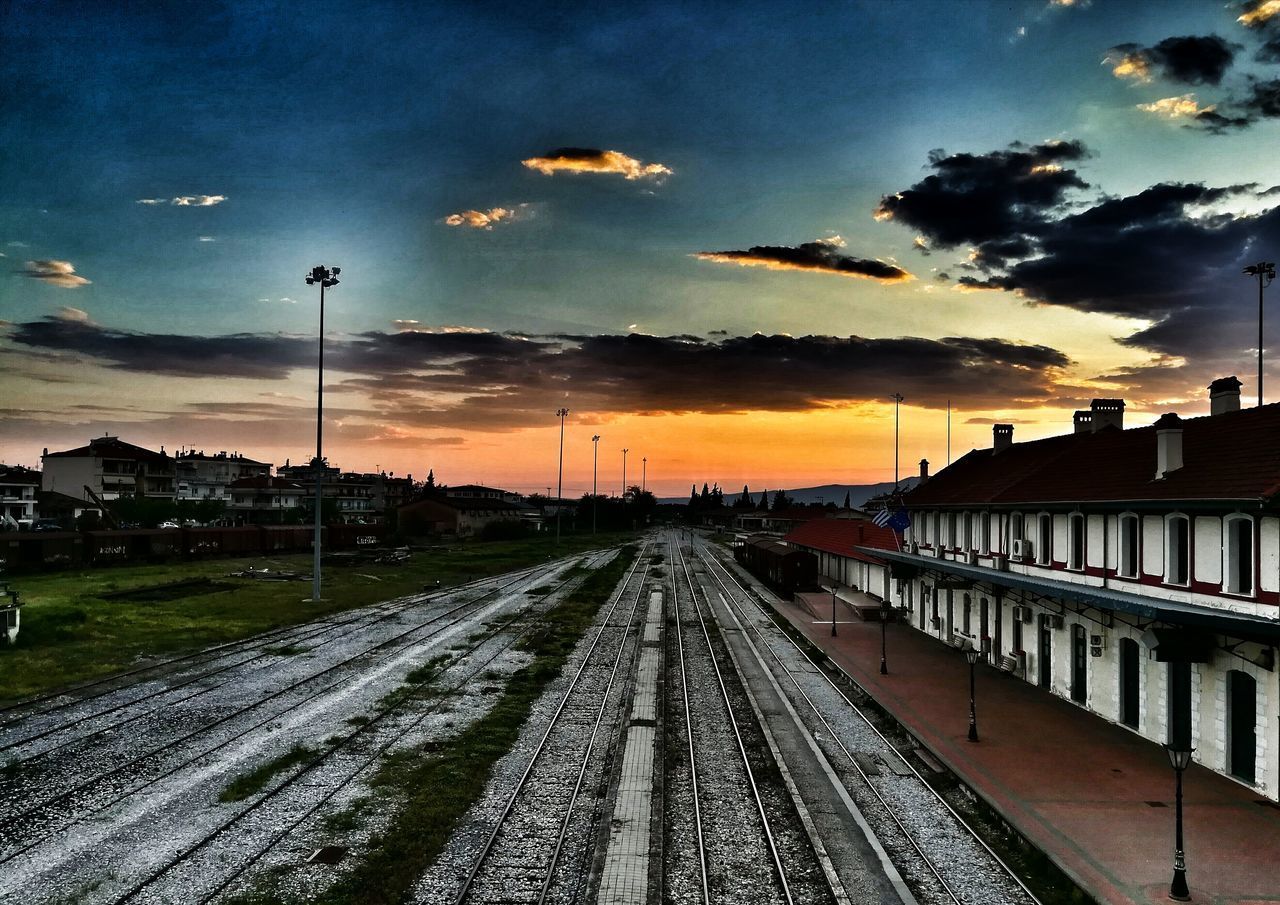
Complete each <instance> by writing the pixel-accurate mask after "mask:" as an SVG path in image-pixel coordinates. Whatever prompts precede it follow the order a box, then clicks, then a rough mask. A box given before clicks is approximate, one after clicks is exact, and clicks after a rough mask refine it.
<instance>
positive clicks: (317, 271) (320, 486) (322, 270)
mask: <svg viewBox="0 0 1280 905" xmlns="http://www.w3.org/2000/svg"><path fill="white" fill-rule="evenodd" d="M341 272H342V268H341V267H332V268H330V267H325V266H323V265H318V266H316V267H312V268H311V273H309V274H307V285H308V286H314V285H315V284H316V283H319V284H320V350H319V353H318V356H317V358H316V457H315V459H314V460H313V461H312V463H311V464H312V466H313V467H314V468H315V470H316V519H315V521H316V533H315V539H314V541H313V542H312V547H313V549H314V553H315V556H314V562H313V563H312V566H311V599H312V601H314V602H319V600H320V524H321V517H322V516H321V514H320V501H321V498H322V497H323V495H324V451H323V445H322V443H321V441H322V439H323V436H324V291H325V290H326V289H328V288H329V287H331V286H337V285H338V274H340V273H341Z"/></svg>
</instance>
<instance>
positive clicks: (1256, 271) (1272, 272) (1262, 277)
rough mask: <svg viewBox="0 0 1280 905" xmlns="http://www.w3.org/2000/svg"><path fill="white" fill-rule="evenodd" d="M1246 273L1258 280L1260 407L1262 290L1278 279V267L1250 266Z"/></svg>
mask: <svg viewBox="0 0 1280 905" xmlns="http://www.w3.org/2000/svg"><path fill="white" fill-rule="evenodd" d="M1244 272H1245V273H1246V274H1248V275H1249V276H1251V277H1257V278H1258V405H1262V290H1263V289H1265V288H1267V286H1269V285H1271V281H1272V280H1274V279H1275V278H1276V265H1275V264H1274V263H1272V262H1271V261H1259V262H1258V263H1257V264H1250V265H1249V266H1248V267H1246V268H1245V269H1244Z"/></svg>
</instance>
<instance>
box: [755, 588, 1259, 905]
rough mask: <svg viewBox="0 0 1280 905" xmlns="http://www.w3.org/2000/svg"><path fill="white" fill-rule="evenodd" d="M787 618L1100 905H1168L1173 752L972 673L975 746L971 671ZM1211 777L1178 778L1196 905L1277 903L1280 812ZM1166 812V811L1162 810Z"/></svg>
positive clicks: (924, 642)
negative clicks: (883, 655) (972, 702)
mask: <svg viewBox="0 0 1280 905" xmlns="http://www.w3.org/2000/svg"><path fill="white" fill-rule="evenodd" d="M779 612H781V613H782V614H783V615H784V616H785V617H786V618H787V619H788V620H790V621H791V623H792V624H794V625H795V626H796V627H797V628H799V629H800V630H801V631H802V632H804V633H805V634H806V635H807V636H808V637H809V638H810V639H811V640H812V641H813V642H814V643H815V644H817V645H818V646H819V647H820V648H822V649H823V650H824V651H826V652H827V653H828V655H830V656H831V658H832V659H833V660H834V661H835V662H836V663H838V664H839V665H840V666H841V667H842V668H843V669H845V670H846V671H848V672H849V673H850V675H852V676H853V677H854V678H855V679H857V681H858V682H859V683H861V684H862V685H863V686H864V687H865V688H866V689H867V691H868V692H869V693H870V694H871V695H872V696H873V697H875V699H876V700H877V701H878V702H879V703H880V704H881V706H883V707H884V708H885V709H886V710H888V711H889V712H891V713H892V714H893V715H894V716H895V717H897V719H898V720H899V721H900V722H901V723H902V724H903V725H905V726H906V727H907V728H908V729H909V730H910V731H911V732H912V733H914V734H915V735H916V737H917V738H919V739H920V741H921V742H922V743H923V745H924V746H925V747H926V748H928V749H929V750H930V751H932V752H933V753H934V754H935V755H936V756H937V757H938V758H939V759H940V760H942V761H943V762H945V763H946V765H947V766H948V767H949V768H950V769H951V770H952V771H953V772H954V773H956V774H957V775H958V776H959V777H960V778H961V779H963V780H964V781H965V782H966V783H967V784H968V785H969V786H970V787H971V788H972V789H973V790H974V791H975V792H977V793H978V794H979V795H981V796H982V797H984V798H985V799H986V800H987V801H988V802H989V803H990V804H991V805H992V806H993V807H995V808H996V809H997V810H998V811H999V812H1000V813H1002V814H1003V815H1004V816H1005V818H1006V819H1007V820H1008V821H1009V822H1010V823H1011V824H1013V825H1014V826H1015V827H1017V829H1018V830H1019V831H1020V832H1021V833H1022V834H1023V835H1024V836H1026V837H1027V838H1028V839H1029V840H1030V841H1031V842H1032V843H1033V844H1034V845H1036V846H1038V847H1039V848H1040V849H1041V850H1042V851H1044V852H1045V853H1046V854H1047V855H1048V856H1049V857H1051V858H1052V859H1053V860H1054V861H1055V862H1056V863H1057V864H1058V866H1059V867H1061V868H1062V869H1063V870H1064V871H1065V872H1066V873H1067V874H1068V875H1069V876H1070V877H1071V878H1072V879H1073V880H1075V882H1076V883H1077V884H1079V885H1080V886H1081V887H1082V888H1083V889H1084V890H1085V891H1086V892H1088V893H1089V894H1091V895H1092V896H1093V897H1094V898H1096V899H1097V900H1098V901H1099V902H1108V903H1112V902H1114V903H1132V902H1141V903H1157V902H1159V903H1167V902H1168V901H1169V898H1168V893H1169V881H1170V880H1171V879H1172V876H1173V839H1174V808H1173V798H1174V774H1173V770H1172V769H1171V768H1170V766H1169V761H1168V758H1167V757H1166V755H1165V753H1164V750H1163V749H1162V748H1161V747H1160V746H1159V745H1157V744H1155V743H1153V742H1150V741H1147V740H1146V739H1144V738H1141V737H1140V736H1138V735H1137V734H1135V733H1133V732H1130V731H1129V730H1127V729H1123V728H1121V727H1119V726H1116V725H1113V724H1111V723H1109V722H1107V721H1105V720H1103V719H1100V718H1099V717H1097V716H1094V715H1093V714H1091V713H1089V712H1088V711H1086V710H1084V709H1083V708H1080V707H1077V706H1076V705H1075V704H1072V703H1071V702H1069V701H1066V700H1063V699H1062V698H1059V697H1056V696H1053V695H1051V694H1049V693H1048V692H1046V691H1044V690H1042V689H1040V688H1037V687H1035V686H1033V685H1031V684H1029V683H1027V682H1024V681H1023V680H1021V679H1019V678H1016V677H1014V676H1010V675H1006V674H1004V673H1001V672H999V671H997V670H995V669H993V668H991V667H988V666H983V665H979V666H978V668H977V694H976V700H977V714H978V720H977V722H978V734H979V737H980V739H981V740H980V741H979V742H977V743H974V742H970V741H968V739H967V735H968V730H969V664H968V663H967V662H966V661H965V659H964V656H963V654H961V653H960V652H959V651H957V650H956V649H954V648H952V647H949V646H947V645H946V644H943V643H942V642H940V641H937V640H935V639H933V638H931V637H929V636H928V635H926V634H924V633H923V632H920V631H918V630H916V629H914V628H912V627H910V626H907V625H902V624H896V623H895V624H890V625H889V626H888V657H887V660H888V666H889V675H887V676H882V675H880V672H879V670H880V625H879V624H878V623H874V622H840V623H839V624H838V626H837V630H838V632H839V634H838V636H837V637H835V638H832V637H831V623H830V622H818V621H815V620H814V617H813V616H812V615H811V614H810V613H809V612H807V611H806V610H804V609H801V608H800V607H798V606H796V605H794V604H788V603H783V604H781V605H780V606H779ZM1262 800H1263V796H1261V795H1260V794H1259V793H1258V792H1256V791H1254V790H1251V789H1248V788H1245V787H1244V786H1241V785H1239V784H1238V783H1235V782H1232V781H1231V780H1229V779H1226V778H1225V777H1222V776H1219V775H1218V774H1216V773H1213V772H1211V771H1209V770H1206V769H1205V768H1203V767H1200V766H1195V765H1193V766H1192V767H1191V768H1190V769H1189V770H1188V771H1187V772H1186V773H1185V774H1184V776H1183V808H1184V827H1185V833H1186V858H1187V880H1188V883H1189V885H1190V887H1191V897H1192V901H1194V902H1198V903H1205V905H1208V903H1214V905H1252V903H1262V902H1280V809H1277V808H1276V807H1274V805H1269V804H1260V803H1259V802H1260V801H1262ZM1151 802H1158V803H1161V804H1163V805H1165V807H1159V806H1155V807H1153V806H1152V804H1151Z"/></svg>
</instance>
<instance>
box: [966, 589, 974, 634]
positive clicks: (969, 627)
mask: <svg viewBox="0 0 1280 905" xmlns="http://www.w3.org/2000/svg"><path fill="white" fill-rule="evenodd" d="M964 633H965V634H966V635H972V634H973V601H972V600H971V599H970V597H969V595H968V594H965V595H964Z"/></svg>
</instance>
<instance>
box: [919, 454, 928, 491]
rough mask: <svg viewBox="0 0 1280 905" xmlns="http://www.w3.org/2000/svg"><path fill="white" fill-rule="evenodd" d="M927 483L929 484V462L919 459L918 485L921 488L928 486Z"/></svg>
mask: <svg viewBox="0 0 1280 905" xmlns="http://www.w3.org/2000/svg"><path fill="white" fill-rule="evenodd" d="M928 483H929V460H928V459H921V460H920V484H919V486H921V487H923V486H924V485H925V484H928Z"/></svg>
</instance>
